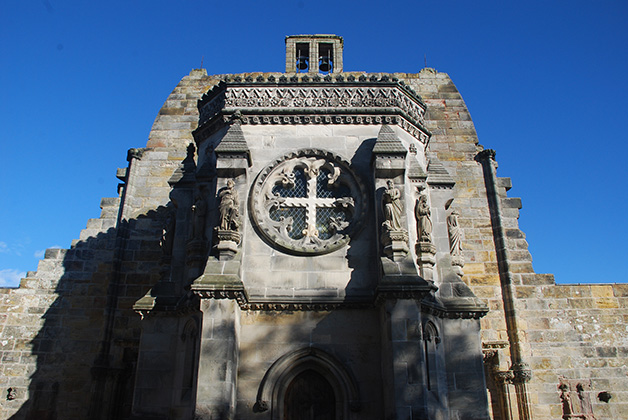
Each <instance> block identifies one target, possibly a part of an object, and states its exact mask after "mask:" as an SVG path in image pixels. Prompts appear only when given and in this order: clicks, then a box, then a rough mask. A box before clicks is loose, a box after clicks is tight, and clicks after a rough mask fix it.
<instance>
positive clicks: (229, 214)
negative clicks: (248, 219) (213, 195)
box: [218, 179, 240, 231]
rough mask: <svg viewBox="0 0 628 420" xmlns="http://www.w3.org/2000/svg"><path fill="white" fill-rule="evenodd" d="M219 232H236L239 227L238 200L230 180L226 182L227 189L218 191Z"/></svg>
mask: <svg viewBox="0 0 628 420" xmlns="http://www.w3.org/2000/svg"><path fill="white" fill-rule="evenodd" d="M218 197H219V198H220V205H219V207H218V209H219V210H220V224H219V226H220V230H232V231H237V230H238V228H239V227H240V212H239V210H238V206H239V204H240V199H239V197H238V192H237V191H236V189H235V182H233V180H232V179H230V180H228V181H227V187H226V188H224V189H223V190H222V191H220V193H219V195H218Z"/></svg>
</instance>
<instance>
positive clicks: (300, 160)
mask: <svg viewBox="0 0 628 420" xmlns="http://www.w3.org/2000/svg"><path fill="white" fill-rule="evenodd" d="M364 197H365V189H364V186H363V185H362V184H361V183H360V181H359V179H358V178H357V177H356V176H355V174H354V173H353V171H352V170H351V169H350V164H349V162H347V161H345V160H344V159H342V158H341V157H339V156H337V155H335V154H333V153H331V152H326V151H322V150H316V149H304V150H300V151H297V152H294V153H290V154H288V155H285V156H283V157H282V158H280V159H277V160H276V161H274V162H273V163H272V164H271V165H269V166H268V167H266V168H265V169H264V170H262V172H260V174H259V175H258V177H257V179H256V180H255V183H254V184H253V188H252V189H251V196H250V200H249V205H250V207H251V215H252V218H253V222H254V224H255V225H256V226H257V228H258V230H259V232H260V233H261V234H262V236H264V237H265V238H266V239H267V240H268V241H269V242H271V243H273V244H275V245H276V246H278V247H279V248H280V249H282V250H284V251H286V252H289V253H294V254H301V255H318V254H325V253H328V252H332V251H335V250H337V249H339V248H341V247H342V246H344V245H345V244H346V243H347V242H348V241H349V239H350V236H351V234H352V233H353V232H355V230H356V228H357V226H358V224H359V223H358V222H359V221H360V220H362V219H363V216H364V212H365V206H364V202H365V199H364Z"/></svg>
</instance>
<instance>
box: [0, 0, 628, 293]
mask: <svg viewBox="0 0 628 420" xmlns="http://www.w3.org/2000/svg"><path fill="white" fill-rule="evenodd" d="M627 21H628V2H626V1H623V0H622V1H598V2H592V1H571V2H558V1H556V2H552V1H549V2H548V1H526V2H509V1H500V2H497V1H495V2H488V1H475V2H468V1H418V0H415V1H396V0H393V1H388V2H371V1H361V2H344V1H338V0H337V1H327V0H318V1H316V2H314V1H282V2H276V1H275V2H274V1H265V2H258V1H246V0H243V1H239V2H226V1H222V2H214V1H186V0H183V1H178V2H175V1H171V2H164V1H143V0H127V1H115V0H114V1H108V2H85V1H80V2H79V1H57V0H39V1H35V0H33V1H27V0H4V1H3V2H1V3H0V40H1V41H2V42H1V43H0V86H1V92H2V93H1V95H2V96H1V98H2V100H0V170H1V171H2V172H1V173H2V180H1V181H0V285H7V284H9V285H14V284H16V281H17V280H16V279H18V278H19V276H20V275H24V273H25V272H26V271H29V270H35V269H36V268H37V261H38V259H39V258H41V257H42V255H43V250H44V249H45V248H49V247H55V246H56V247H69V246H70V243H71V241H72V239H75V238H78V236H79V232H80V230H81V229H83V228H84V227H85V225H86V222H87V219H88V218H96V217H99V214H100V209H99V203H100V199H101V197H111V196H115V195H116V186H117V182H118V181H117V180H116V178H115V170H116V168H117V167H124V166H126V151H127V150H128V149H129V148H131V147H143V146H145V144H146V140H147V138H148V133H149V131H150V127H151V125H152V123H153V121H154V119H155V116H156V115H157V112H158V111H159V108H160V107H161V105H162V104H163V102H164V100H165V99H166V97H167V96H168V94H169V93H170V91H171V90H172V89H173V88H174V87H175V86H176V84H177V83H178V81H179V80H180V79H181V77H183V76H184V75H186V74H187V73H189V71H190V70H191V69H193V68H196V67H199V66H200V64H201V59H202V60H203V63H204V65H203V67H205V68H206V69H207V71H208V73H210V74H223V73H239V72H245V71H283V70H284V53H285V50H284V48H285V44H284V37H285V36H286V35H295V34H303V33H333V34H338V35H341V36H343V37H344V41H345V54H344V67H345V70H348V71H354V70H355V71H367V72H380V71H381V72H395V71H399V72H409V73H416V72H418V71H420V70H421V68H422V67H423V65H424V59H425V57H426V58H427V65H428V66H429V67H434V68H436V69H437V70H439V71H442V72H446V73H448V74H449V75H450V76H451V78H452V79H453V81H454V83H455V84H456V85H457V87H458V89H459V90H460V92H461V93H462V95H463V98H464V99H465V101H466V103H467V106H468V107H469V110H470V112H471V116H472V118H473V120H474V123H475V125H476V129H477V131H478V135H479V138H480V143H481V144H483V145H484V146H485V147H487V148H493V149H495V150H496V151H497V160H498V162H499V169H498V175H499V176H508V177H511V178H512V180H513V188H512V190H510V193H509V195H510V196H512V197H522V199H523V209H522V212H521V217H520V226H521V228H522V230H523V231H524V232H525V233H526V235H527V239H528V241H529V243H530V250H531V252H532V256H533V258H534V267H535V269H536V271H537V272H539V273H554V274H555V275H556V280H557V282H559V283H585V282H628V274H627V273H628V267H627V265H628V245H627V238H628V228H627V226H628V222H627V221H626V219H627V215H626V214H625V213H626V212H625V209H626V208H628V198H627V195H628V194H627V193H628V187H627V183H628V169H627V167H628V165H626V163H625V159H626V157H627V156H628V146H627V144H628V136H627V134H626V127H625V126H626V120H627V119H628V118H627V116H628V101H627V100H626V97H627V96H628V80H627V79H628V78H627V77H626V75H628V25H627V24H626V22H627Z"/></svg>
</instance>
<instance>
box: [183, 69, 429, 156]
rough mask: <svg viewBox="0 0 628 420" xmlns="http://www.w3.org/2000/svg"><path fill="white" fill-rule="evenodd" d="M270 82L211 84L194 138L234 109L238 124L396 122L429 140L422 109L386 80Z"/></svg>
mask: <svg viewBox="0 0 628 420" xmlns="http://www.w3.org/2000/svg"><path fill="white" fill-rule="evenodd" d="M269 80H270V79H269ZM273 80H274V81H273V82H270V81H261V82H260V81H253V79H251V80H250V81H245V82H242V81H241V79H240V80H239V81H228V82H226V81H223V82H221V83H219V84H218V85H216V86H215V87H214V88H212V89H211V90H210V91H209V92H207V93H206V94H205V95H203V97H202V98H201V99H200V100H199V101H198V109H199V114H200V118H199V127H198V128H197V129H196V131H195V137H197V138H199V137H201V138H204V137H207V136H208V135H209V134H211V133H212V132H213V131H215V130H216V129H217V126H218V127H220V126H222V125H223V124H224V123H225V122H226V121H227V120H228V118H229V116H230V115H231V114H233V113H234V112H235V111H236V110H238V111H240V112H241V113H242V124H357V125H363V124H376V125H381V124H398V125H399V126H400V127H402V128H403V129H404V130H406V131H407V132H408V133H410V134H411V135H412V136H414V137H415V138H417V139H418V140H419V141H420V142H421V143H423V144H425V145H427V143H428V141H429V138H430V136H431V133H430V132H429V131H428V130H427V129H426V128H425V126H424V124H425V111H426V108H427V107H426V105H425V104H424V103H423V101H422V100H421V98H420V97H419V96H418V95H417V94H416V93H415V92H414V91H413V90H412V89H410V88H409V87H407V86H405V85H403V84H401V83H400V82H397V81H392V79H391V78H390V77H387V76H382V77H381V78H379V77H376V78H372V77H370V78H366V77H365V78H364V79H362V78H358V79H356V78H355V77H353V78H351V77H349V78H347V81H344V79H343V80H340V81H339V80H336V81H335V82H332V81H331V80H329V81H326V80H325V79H319V80H320V81H319V82H314V81H310V79H309V78H308V79H306V80H307V82H305V81H303V78H301V79H299V78H298V77H297V78H290V79H287V78H286V80H285V81H284V82H282V81H281V78H279V79H273Z"/></svg>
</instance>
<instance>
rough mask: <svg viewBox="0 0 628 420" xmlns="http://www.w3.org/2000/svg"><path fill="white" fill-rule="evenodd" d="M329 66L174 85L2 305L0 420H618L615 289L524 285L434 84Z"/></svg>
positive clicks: (328, 62) (0, 292) (308, 44)
mask: <svg viewBox="0 0 628 420" xmlns="http://www.w3.org/2000/svg"><path fill="white" fill-rule="evenodd" d="M342 52H343V41H342V38H340V37H338V36H334V35H300V36H291V37H287V38H286V72H285V73H245V74H235V75H218V76H208V75H207V73H206V71H205V70H203V69H200V70H198V69H197V70H192V72H191V73H190V74H189V75H188V76H185V77H184V78H183V79H182V80H181V81H180V82H179V84H178V85H177V87H176V88H175V89H174V91H173V92H172V93H171V94H170V96H169V97H168V99H167V100H166V102H165V104H164V106H163V107H162V109H161V110H160V112H159V115H158V116H157V118H156V120H155V123H154V125H153V128H152V131H151V133H150V137H149V140H148V144H147V145H146V147H145V148H140V149H130V150H129V152H128V166H127V167H126V168H122V169H118V171H117V177H118V178H119V179H120V180H121V184H119V189H118V192H119V194H118V196H117V197H114V198H104V199H103V200H102V202H101V208H102V215H101V217H100V218H98V219H92V220H89V221H88V224H87V228H86V229H85V230H83V231H82V232H81V234H80V238H79V239H78V240H76V241H75V242H74V243H73V244H72V247H71V248H70V249H66V250H58V249H50V250H47V252H46V255H45V258H44V259H43V260H42V261H40V263H39V266H38V269H37V271H36V272H29V273H28V275H27V277H26V278H24V279H22V282H21V285H20V287H19V288H16V289H0V356H1V360H2V365H1V367H0V392H1V393H2V396H1V398H0V418H2V419H15V420H18V419H59V420H61V419H64V420H66V419H102V420H105V419H155V420H157V419H163V420H165V419H173V420H174V419H177V420H178V419H181V420H187V419H241V420H249V419H251V420H255V419H260V420H271V419H277V420H279V419H281V420H284V419H291V420H295V419H296V420H299V419H308V420H313V419H321V420H323V419H324V420H333V419H336V420H339V419H343V420H351V419H355V420H357V419H360V420H370V419H373V420H375V419H377V420H380V419H399V420H401V419H404V420H405V419H413V420H417V419H438V420H445V419H448V420H449V419H450V420H463V419H464V420H471V419H474V420H475V419H478V420H479V419H489V418H492V419H494V420H527V419H544V420H545V419H547V420H549V419H560V418H562V419H566V420H567V419H586V420H593V419H597V420H611V419H620V418H624V419H625V418H628V377H627V375H628V366H627V365H626V363H627V362H628V332H627V328H626V322H627V321H628V310H627V307H628V285H597V284H596V285H575V286H574V285H556V284H555V283H554V280H553V277H552V276H551V275H547V274H536V273H535V272H534V270H533V269H532V263H531V261H532V258H531V256H530V254H529V252H528V251H527V242H526V240H525V236H524V235H523V233H522V232H521V231H520V230H519V228H518V223H517V218H518V215H519V209H520V208H521V201H520V199H518V198H511V197H508V196H507V191H508V190H509V189H510V186H511V184H510V179H509V178H501V177H498V176H497V174H496V167H497V164H496V161H495V152H494V151H492V150H490V149H484V148H483V147H482V146H481V145H479V143H478V138H477V135H476V132H475V129H474V126H473V122H472V121H471V118H470V115H469V112H468V110H467V108H466V106H465V104H464V102H463V100H462V98H461V96H460V94H459V93H458V91H457V89H456V87H455V86H454V84H453V83H452V81H451V80H450V78H449V76H448V75H447V74H445V73H440V72H437V71H436V70H433V69H429V68H425V69H423V70H421V72H420V73H418V74H406V73H395V74H383V73H376V74H365V73H362V72H345V71H343V62H342ZM548 239H549V238H548Z"/></svg>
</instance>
